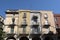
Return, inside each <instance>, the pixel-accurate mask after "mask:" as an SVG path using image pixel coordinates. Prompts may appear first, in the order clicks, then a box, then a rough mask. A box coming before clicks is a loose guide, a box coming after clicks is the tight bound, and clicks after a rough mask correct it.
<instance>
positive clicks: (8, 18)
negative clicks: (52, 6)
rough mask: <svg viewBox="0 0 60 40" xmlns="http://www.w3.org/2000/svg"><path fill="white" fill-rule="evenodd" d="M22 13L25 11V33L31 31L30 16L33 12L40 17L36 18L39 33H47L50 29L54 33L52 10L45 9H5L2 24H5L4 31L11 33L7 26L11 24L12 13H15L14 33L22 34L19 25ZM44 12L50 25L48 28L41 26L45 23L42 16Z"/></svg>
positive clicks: (21, 20)
mask: <svg viewBox="0 0 60 40" xmlns="http://www.w3.org/2000/svg"><path fill="white" fill-rule="evenodd" d="M24 13H26V24H27V26H26V28H25V29H26V30H25V31H26V33H25V34H30V33H31V16H32V15H34V14H35V15H37V16H38V17H39V18H40V19H38V22H39V25H40V26H39V27H40V29H39V30H40V33H42V34H48V32H49V31H52V32H53V33H54V34H56V29H55V22H54V17H53V12H52V11H45V10H17V11H11V10H7V11H6V18H5V20H4V24H5V28H4V31H5V32H6V33H11V28H10V27H9V25H10V24H12V18H13V14H15V16H14V18H15V22H14V23H15V26H14V33H15V34H17V35H20V34H24V33H23V28H22V27H21V25H22V22H23V15H24ZM39 14H40V15H39ZM45 14H47V16H48V19H47V20H48V23H49V25H50V26H49V28H44V27H43V26H44V25H45V18H44V16H45ZM39 30H38V31H39Z"/></svg>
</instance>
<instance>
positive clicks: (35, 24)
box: [31, 22, 39, 28]
mask: <svg viewBox="0 0 60 40" xmlns="http://www.w3.org/2000/svg"><path fill="white" fill-rule="evenodd" d="M31 25H32V27H35V28H37V27H38V26H39V23H38V22H37V23H36V22H33V23H32V24H31Z"/></svg>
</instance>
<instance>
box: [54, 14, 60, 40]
mask: <svg viewBox="0 0 60 40" xmlns="http://www.w3.org/2000/svg"><path fill="white" fill-rule="evenodd" d="M54 19H55V26H56V31H57V39H58V40H60V38H59V37H60V14H54Z"/></svg>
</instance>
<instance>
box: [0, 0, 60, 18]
mask: <svg viewBox="0 0 60 40" xmlns="http://www.w3.org/2000/svg"><path fill="white" fill-rule="evenodd" d="M7 9H25V10H26V9H27V10H51V11H53V13H55V14H60V0H0V15H1V16H3V17H5V11H6V10H7Z"/></svg>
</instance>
